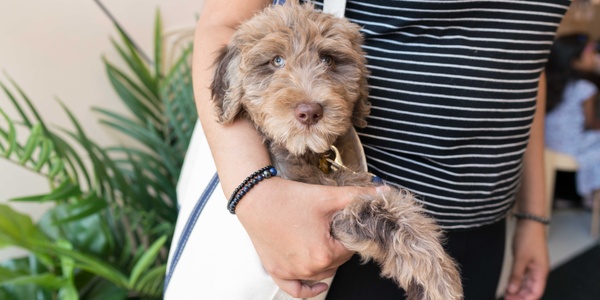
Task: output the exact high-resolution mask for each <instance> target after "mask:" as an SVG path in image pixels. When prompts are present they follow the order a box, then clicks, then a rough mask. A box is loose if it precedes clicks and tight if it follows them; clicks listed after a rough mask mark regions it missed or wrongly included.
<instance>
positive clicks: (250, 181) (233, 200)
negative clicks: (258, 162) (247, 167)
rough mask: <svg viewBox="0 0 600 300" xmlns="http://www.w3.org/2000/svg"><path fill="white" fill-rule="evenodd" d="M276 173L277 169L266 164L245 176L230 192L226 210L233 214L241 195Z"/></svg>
mask: <svg viewBox="0 0 600 300" xmlns="http://www.w3.org/2000/svg"><path fill="white" fill-rule="evenodd" d="M275 175H277V169H275V167H273V166H270V165H269V166H266V167H264V168H262V169H260V170H258V171H256V172H254V173H252V174H250V176H248V177H246V179H244V181H242V183H241V184H240V185H238V187H237V188H235V190H234V191H233V193H232V194H231V197H230V198H229V202H228V203H227V210H229V212H230V213H231V214H233V215H235V207H236V206H237V205H238V203H239V202H240V200H242V197H244V195H246V194H247V193H248V192H249V191H250V189H251V188H253V187H254V186H255V185H257V184H258V183H259V182H261V181H262V180H263V179H267V178H271V177H273V176H275Z"/></svg>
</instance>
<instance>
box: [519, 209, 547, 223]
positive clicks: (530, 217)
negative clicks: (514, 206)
mask: <svg viewBox="0 0 600 300" xmlns="http://www.w3.org/2000/svg"><path fill="white" fill-rule="evenodd" d="M513 216H514V217H515V218H517V219H527V220H531V221H536V222H539V223H542V224H544V225H550V219H548V218H544V217H540V216H536V215H533V214H530V213H524V212H516V213H514V214H513Z"/></svg>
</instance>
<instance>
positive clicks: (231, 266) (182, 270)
mask: <svg viewBox="0 0 600 300" xmlns="http://www.w3.org/2000/svg"><path fill="white" fill-rule="evenodd" d="M274 2H275V3H277V2H281V1H274ZM345 5H346V3H345V1H343V0H342V1H337V0H327V1H325V3H324V7H323V10H324V11H325V12H329V13H333V14H335V15H337V16H339V17H343V13H344V9H345ZM354 135H355V138H356V141H357V145H359V141H358V137H357V136H356V133H354ZM361 150H362V148H361ZM363 159H364V158H363ZM177 197H178V201H179V203H178V204H179V207H180V209H179V217H178V221H177V225H176V228H175V235H174V238H173V243H172V246H171V251H170V253H169V264H168V267H167V274H166V278H165V296H164V299H165V300H187V299H194V300H196V299H199V300H220V299H222V300H284V299H285V300H288V299H294V298H292V297H291V296H289V295H287V294H286V293H284V292H283V291H281V290H280V289H279V287H278V286H277V285H276V284H275V282H274V281H273V280H272V279H271V277H270V276H269V275H268V274H267V273H266V271H265V270H264V268H263V266H262V264H261V262H260V259H259V257H258V255H257V254H256V251H255V250H254V247H253V245H252V242H251V241H250V238H249V237H248V235H247V233H246V231H245V229H244V228H243V227H242V225H241V224H240V222H239V221H238V219H237V217H235V216H232V215H231V214H230V213H229V211H228V210H227V209H226V203H227V198H226V196H225V195H224V194H223V192H222V189H221V185H220V183H219V179H218V177H217V175H216V167H215V165H214V162H213V158H212V155H211V152H210V149H209V147H208V143H207V141H206V138H205V136H204V132H203V131H202V128H201V125H200V122H197V124H196V128H195V129H194V134H193V136H192V141H191V143H190V146H189V148H188V151H187V155H186V158H185V162H184V165H183V170H182V173H181V177H180V180H179V183H178V186H177ZM332 279H333V278H329V279H327V280H324V282H327V283H328V284H330V283H331V281H332ZM325 296H326V293H323V294H321V295H319V296H317V297H315V298H311V300H323V299H325Z"/></svg>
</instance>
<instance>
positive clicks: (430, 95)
mask: <svg viewBox="0 0 600 300" xmlns="http://www.w3.org/2000/svg"><path fill="white" fill-rule="evenodd" d="M326 1H327V0H326ZM267 5H271V3H270V1H264V0H252V1H247V0H245V1H225V2H223V1H213V0H206V1H205V3H204V8H203V10H202V15H201V16H200V19H199V23H198V27H197V32H196V39H195V47H194V62H193V76H194V86H195V98H196V103H197V107H198V113H199V117H200V121H201V123H202V127H203V130H204V132H205V135H206V137H207V139H208V142H209V144H210V148H211V151H212V154H213V157H214V159H215V163H216V165H217V169H218V173H219V178H220V179H221V183H222V187H223V191H224V193H225V194H226V195H230V194H231V193H232V191H234V189H235V188H236V186H238V185H239V183H240V182H242V181H243V180H244V178H246V177H247V176H248V175H249V174H251V173H252V172H254V171H256V170H258V169H260V168H263V167H264V166H266V165H269V164H270V161H269V155H268V153H267V150H266V148H265V146H264V145H263V144H262V140H261V137H260V136H259V134H258V133H257V132H256V130H255V128H254V126H253V125H252V124H251V123H250V122H249V121H247V120H244V119H239V120H237V121H235V122H234V123H233V124H232V125H227V126H224V125H222V124H219V123H218V122H217V120H216V118H215V114H214V112H215V110H214V104H213V103H212V101H211V100H210V98H211V96H210V91H209V89H208V86H210V82H211V79H212V74H213V69H212V68H211V66H212V65H213V63H214V61H215V59H216V56H215V54H216V53H217V50H218V49H219V48H220V47H222V46H223V45H225V44H227V43H228V41H229V39H230V37H231V35H232V34H233V32H234V31H235V28H236V26H238V25H239V24H240V23H241V22H243V21H244V20H246V19H249V18H250V17H251V16H252V15H253V14H254V13H255V12H257V11H259V10H261V9H264V8H265V7H266V6H267ZM568 5H569V1H566V0H565V1H563V0H553V1H543V0H532V1H524V2H518V3H515V2H512V1H494V2H490V1H467V2H465V1H432V2H430V1H410V0H407V1H395V2H393V3H392V2H387V1H348V3H347V6H346V17H347V18H349V19H350V20H351V21H353V22H355V23H357V24H359V25H361V26H363V31H362V32H363V34H364V36H365V44H364V50H365V51H366V52H367V59H368V62H369V68H370V72H371V76H370V78H369V84H370V90H371V95H370V102H371V103H372V105H373V107H372V111H371V116H370V117H369V118H368V119H367V121H368V123H369V125H367V127H366V128H365V129H364V130H361V131H360V132H359V136H360V138H361V141H362V143H363V146H364V148H365V152H366V155H367V161H368V164H369V169H370V171H371V172H373V173H375V174H377V175H379V176H380V177H382V178H384V179H385V180H387V181H388V182H390V184H396V185H399V186H402V187H404V188H407V189H409V190H411V191H413V192H414V193H415V194H417V195H419V196H420V197H421V198H420V199H421V201H422V202H423V204H424V205H425V208H426V210H427V212H428V213H429V214H430V215H431V216H433V217H435V218H436V220H437V221H438V224H439V225H440V226H441V227H442V228H443V229H445V230H446V232H447V244H446V250H447V251H448V253H450V254H451V255H452V256H453V257H454V258H455V259H456V260H457V262H458V263H459V265H460V266H461V269H462V270H461V271H462V276H463V283H464V291H465V299H467V300H479V299H494V297H495V292H496V286H497V284H498V279H499V277H500V272H501V267H502V261H503V256H504V247H505V245H504V239H505V227H504V226H505V218H506V216H507V215H508V214H509V211H510V210H511V208H512V207H513V206H515V205H516V210H517V211H518V212H519V214H518V216H519V221H518V223H517V231H516V235H515V240H514V247H513V254H514V256H515V260H514V264H513V268H512V272H511V278H510V284H509V287H508V290H507V292H506V299H537V298H539V297H541V295H542V293H543V290H544V287H545V280H546V277H547V273H548V268H549V266H548V252H547V246H546V236H545V232H546V227H545V224H546V223H547V219H546V211H545V208H546V204H545V203H544V202H545V198H546V197H545V195H544V193H545V192H544V191H545V189H544V186H543V179H542V178H543V176H542V172H543V160H542V158H543V155H542V153H543V152H542V151H543V112H544V98H545V95H544V94H545V93H544V92H545V86H544V82H545V81H544V77H543V75H542V74H541V72H542V69H543V66H544V63H545V60H546V58H547V54H548V50H549V49H550V46H551V44H552V39H553V35H554V32H555V30H556V28H557V26H558V24H559V23H560V20H561V18H562V15H563V14H564V12H565V11H566V9H567V7H568ZM538 86H539V87H540V88H539V89H538ZM518 190H520V191H521V195H522V196H521V197H518V198H519V199H518V201H517V191H518ZM375 192H376V191H374V190H370V189H360V188H355V187H326V186H316V185H309V184H303V183H298V182H292V181H287V180H283V179H281V178H272V179H269V180H268V181H264V182H263V183H261V184H260V185H257V186H256V187H254V188H253V189H252V191H251V192H250V193H248V194H247V195H246V196H245V198H244V200H243V201H241V202H240V203H239V204H238V206H237V209H236V212H237V217H238V218H239V221H240V222H241V224H242V225H243V226H244V228H245V230H246V231H247V233H248V235H249V237H250V239H251V240H252V243H253V245H254V247H255V249H256V251H257V253H258V255H259V256H260V259H261V262H262V265H263V266H264V268H265V269H266V271H267V272H268V273H269V275H271V277H272V278H273V280H274V281H275V282H276V283H277V285H278V286H279V287H280V288H281V289H282V290H283V291H285V292H287V293H288V294H290V295H292V296H293V297H297V298H310V297H314V296H316V295H318V294H321V293H323V292H325V291H326V290H329V291H328V295H327V299H331V300H335V299H402V297H403V295H404V292H403V291H402V290H400V289H398V288H397V287H396V285H395V284H394V283H393V282H390V280H388V279H383V278H380V277H379V271H378V267H377V266H376V265H374V264H372V263H367V264H365V265H362V264H360V262H359V261H358V260H357V259H356V257H353V253H351V252H349V251H348V250H347V249H345V248H344V247H343V246H342V245H341V244H340V243H339V242H338V241H336V240H335V239H333V238H332V237H331V235H330V230H329V226H330V221H331V216H332V215H333V214H334V213H335V212H336V211H338V210H341V209H342V208H343V207H345V206H346V205H347V204H348V203H349V202H350V201H351V199H352V198H353V195H357V194H360V193H375ZM515 202H516V204H515ZM215 230H218V229H215ZM334 274H335V275H336V276H335V279H334V281H333V283H332V285H331V287H329V286H328V285H327V284H325V283H316V284H313V282H315V281H319V280H322V279H325V278H328V277H331V276H333V275H334ZM232 288H233V287H232Z"/></svg>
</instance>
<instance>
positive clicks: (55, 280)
mask: <svg viewBox="0 0 600 300" xmlns="http://www.w3.org/2000/svg"><path fill="white" fill-rule="evenodd" d="M26 284H35V285H39V286H42V287H45V288H49V289H59V288H61V287H63V286H65V285H66V284H67V280H66V279H65V278H61V277H58V276H56V275H54V274H51V273H44V274H39V275H30V274H28V273H25V272H23V271H14V270H10V269H8V268H5V267H2V266H0V286H2V285H26Z"/></svg>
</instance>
